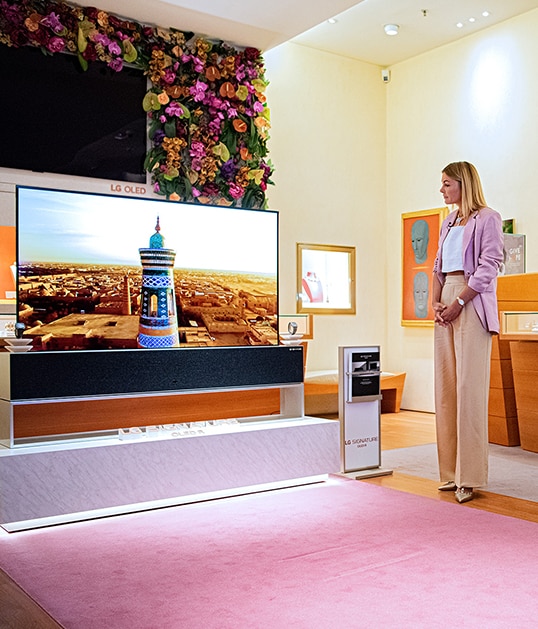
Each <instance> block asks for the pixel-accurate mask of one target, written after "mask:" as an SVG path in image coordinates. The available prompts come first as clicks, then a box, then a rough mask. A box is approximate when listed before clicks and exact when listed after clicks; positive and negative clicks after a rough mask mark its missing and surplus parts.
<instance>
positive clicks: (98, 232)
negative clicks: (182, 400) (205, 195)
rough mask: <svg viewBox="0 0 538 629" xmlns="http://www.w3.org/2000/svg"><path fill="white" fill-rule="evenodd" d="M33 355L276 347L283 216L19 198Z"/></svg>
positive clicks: (92, 197) (24, 296)
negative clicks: (248, 346)
mask: <svg viewBox="0 0 538 629" xmlns="http://www.w3.org/2000/svg"><path fill="white" fill-rule="evenodd" d="M17 312H18V315H17V316H18V322H19V323H22V324H24V326H25V331H24V335H25V336H26V337H29V338H31V339H32V351H47V350H54V351H58V350H103V349H121V348H125V349H134V348H140V349H144V348H152V349H154V348H165V349H166V348H181V347H214V346H245V345H277V344H278V332H277V317H278V213H277V212H275V211H271V210H252V209H238V208H229V207H220V206H219V207H217V206H207V205H190V204H184V203H177V202H172V201H163V200H157V199H149V198H135V197H123V196H114V195H102V194H92V193H85V192H70V191H62V190H52V189H43V188H35V187H22V186H21V187H18V188H17Z"/></svg>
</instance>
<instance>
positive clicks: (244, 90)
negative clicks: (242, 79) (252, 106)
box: [235, 85, 248, 100]
mask: <svg viewBox="0 0 538 629" xmlns="http://www.w3.org/2000/svg"><path fill="white" fill-rule="evenodd" d="M235 95H236V97H237V98H238V99H239V100H247V98H248V87H247V86H246V85H240V86H239V87H238V88H237V91H236V93H235Z"/></svg>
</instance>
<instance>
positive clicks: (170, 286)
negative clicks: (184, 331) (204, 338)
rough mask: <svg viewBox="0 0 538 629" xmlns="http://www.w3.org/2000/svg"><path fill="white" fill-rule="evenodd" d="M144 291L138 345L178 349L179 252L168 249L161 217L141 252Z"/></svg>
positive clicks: (142, 291) (142, 292) (142, 293)
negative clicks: (176, 265) (176, 277)
mask: <svg viewBox="0 0 538 629" xmlns="http://www.w3.org/2000/svg"><path fill="white" fill-rule="evenodd" d="M138 251H139V252H140V260H141V262H142V290H141V295H140V297H141V307H140V325H139V329H138V346H139V347H146V348H151V349H157V348H163V347H179V335H178V330H177V314H176V298H175V294H174V260H175V258H176V252H175V251H174V250H173V249H166V248H165V246H164V238H163V236H162V235H161V226H160V224H159V217H157V225H156V226H155V233H154V234H153V236H152V237H151V238H150V239H149V248H148V249H139V250H138Z"/></svg>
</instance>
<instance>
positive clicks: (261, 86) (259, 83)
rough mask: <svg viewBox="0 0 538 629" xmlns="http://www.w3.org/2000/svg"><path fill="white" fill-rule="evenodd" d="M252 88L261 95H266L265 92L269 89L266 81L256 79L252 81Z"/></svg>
mask: <svg viewBox="0 0 538 629" xmlns="http://www.w3.org/2000/svg"><path fill="white" fill-rule="evenodd" d="M252 87H253V88H254V89H255V90H256V91H257V92H260V93H262V94H263V93H264V92H265V88H266V87H267V83H266V82H265V81H263V80H262V79H254V80H253V81H252Z"/></svg>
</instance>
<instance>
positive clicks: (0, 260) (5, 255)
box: [0, 225, 17, 314]
mask: <svg viewBox="0 0 538 629" xmlns="http://www.w3.org/2000/svg"><path fill="white" fill-rule="evenodd" d="M0 242H1V243H2V246H1V247H0V313H2V314H12V313H13V314H14V313H15V307H16V302H17V300H16V285H15V276H16V269H15V264H16V263H15V258H16V255H17V254H16V236H15V227H10V226H5V225H0Z"/></svg>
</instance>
